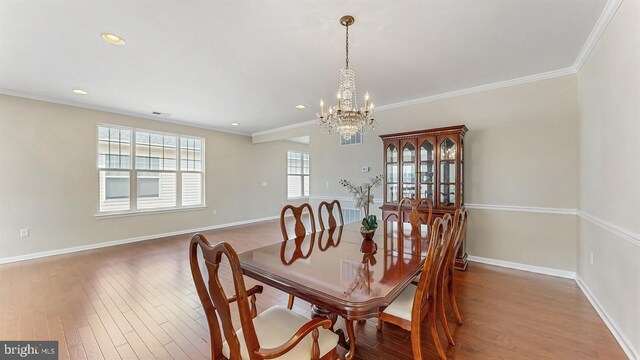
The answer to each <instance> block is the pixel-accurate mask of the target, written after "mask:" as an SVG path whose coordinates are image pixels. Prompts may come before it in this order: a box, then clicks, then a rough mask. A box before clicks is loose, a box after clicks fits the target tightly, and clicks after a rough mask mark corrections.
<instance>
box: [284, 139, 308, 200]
mask: <svg viewBox="0 0 640 360" xmlns="http://www.w3.org/2000/svg"><path fill="white" fill-rule="evenodd" d="M306 196H309V154H308V153H303V152H298V151H287V197H288V198H297V197H306Z"/></svg>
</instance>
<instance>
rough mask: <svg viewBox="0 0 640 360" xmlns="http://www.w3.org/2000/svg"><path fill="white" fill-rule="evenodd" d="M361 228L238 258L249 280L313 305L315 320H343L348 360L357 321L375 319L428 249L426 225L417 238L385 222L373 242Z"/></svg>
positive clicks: (290, 242) (341, 228) (331, 232)
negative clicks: (363, 235) (340, 318)
mask: <svg viewBox="0 0 640 360" xmlns="http://www.w3.org/2000/svg"><path fill="white" fill-rule="evenodd" d="M406 227H408V226H405V228H406ZM359 229H360V224H359V223H352V224H347V225H344V226H337V227H334V228H330V229H326V230H324V231H319V232H314V233H310V234H307V235H305V236H300V237H297V238H292V239H289V240H286V241H282V240H281V239H280V241H277V240H278V239H275V238H274V242H275V243H274V244H271V245H266V246H263V247H260V248H257V249H254V250H250V251H246V252H244V253H241V254H239V259H240V267H241V268H242V271H243V273H244V274H245V275H246V276H248V277H251V278H253V279H256V280H258V281H260V282H263V283H265V284H267V285H270V286H272V287H274V288H277V289H280V290H282V291H284V292H286V293H289V294H292V295H294V296H295V297H297V298H300V299H302V300H305V301H307V302H309V303H311V304H312V313H313V316H314V317H315V316H326V317H328V318H329V319H331V320H332V324H333V325H335V323H336V321H337V318H338V317H342V318H343V319H344V320H345V327H346V330H347V334H346V336H345V334H344V333H343V331H342V330H341V329H337V330H335V332H336V333H337V334H338V335H339V337H340V344H341V346H343V347H345V348H346V349H347V353H346V359H352V358H353V356H354V354H355V347H356V336H355V333H354V321H364V320H366V319H368V318H372V317H377V316H378V314H379V313H380V311H382V310H384V308H386V307H387V306H388V305H389V304H391V302H392V301H393V300H394V299H395V298H396V297H398V295H400V293H401V292H402V291H403V290H404V289H405V288H406V287H407V286H408V285H409V284H411V282H412V280H413V278H414V277H415V276H416V275H417V274H419V273H420V270H421V269H422V265H423V263H424V259H425V256H426V250H427V245H428V237H427V236H426V234H427V233H428V227H426V226H423V227H422V228H421V229H420V235H418V236H416V235H417V234H415V233H414V234H409V233H406V231H405V232H403V234H404V235H403V236H398V223H397V222H392V221H387V222H382V223H380V225H379V227H378V229H377V231H376V234H375V236H374V237H373V239H372V240H363V239H362V236H361V234H360V231H359ZM276 241H277V242H276ZM332 330H334V327H332Z"/></svg>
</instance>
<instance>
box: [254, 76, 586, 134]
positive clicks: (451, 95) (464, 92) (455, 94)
mask: <svg viewBox="0 0 640 360" xmlns="http://www.w3.org/2000/svg"><path fill="white" fill-rule="evenodd" d="M576 72H577V71H576V70H575V68H573V67H568V68H564V69H559V70H553V71H548V72H544V73H540V74H535V75H529V76H524V77H520V78H517V79H511V80H505V81H499V82H495V83H491V84H485V85H480V86H475V87H471V88H467V89H462V90H456V91H451V92H447V93H443V94H437V95H431V96H426V97H421V98H417V99H412V100H407V101H401V102H397V103H393V104H387V105H382V106H378V107H376V111H385V110H390V109H397V108H402V107H406V106H413V105H418V104H424V103H429V102H434V101H440V100H444V99H449V98H454V97H458V96H462V95H470V94H476V93H480V92H485V91H490V90H496V89H500V88H505V87H510V86H515V85H521V84H528V83H532V82H536V81H541V80H547V79H553V78H557V77H561V76H567V75H573V74H575V73H576ZM315 123H316V120H308V121H305V122H301V123H297V124H292V125H286V126H281V127H277V128H273V129H269V130H264V131H258V132H255V133H252V134H251V136H252V137H255V136H262V135H267V134H273V133H277V132H280V131H285V130H291V129H297V128H300V127H305V126H308V125H312V124H315Z"/></svg>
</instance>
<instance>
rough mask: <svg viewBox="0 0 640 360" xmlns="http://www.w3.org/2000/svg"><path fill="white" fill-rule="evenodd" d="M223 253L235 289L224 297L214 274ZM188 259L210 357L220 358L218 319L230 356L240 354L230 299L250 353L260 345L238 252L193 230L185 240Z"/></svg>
mask: <svg viewBox="0 0 640 360" xmlns="http://www.w3.org/2000/svg"><path fill="white" fill-rule="evenodd" d="M198 248H200V250H201V251H202V256H203V258H204V263H205V265H206V270H207V273H208V275H209V282H208V283H209V286H208V287H207V286H206V285H205V282H204V279H203V277H202V273H201V269H200V264H199V262H198ZM223 255H224V256H225V257H226V258H227V260H228V261H229V266H230V267H231V275H232V277H233V285H234V289H235V296H232V297H227V295H226V294H225V292H224V289H223V288H222V283H221V281H220V278H219V276H218V270H219V268H220V262H221V261H222V256H223ZM189 263H190V265H191V274H192V276H193V281H194V282H195V285H196V290H197V292H198V297H199V298H200V301H201V302H202V307H203V309H204V312H205V315H206V317H207V323H208V325H209V332H210V336H211V357H212V358H213V359H222V358H223V357H222V336H221V333H220V326H219V323H222V331H223V333H224V338H225V339H226V341H227V343H228V345H229V350H230V354H231V358H232V359H239V358H240V342H239V341H238V337H237V335H236V330H235V329H234V326H233V322H232V320H231V309H230V307H229V303H230V302H232V301H236V302H237V303H238V310H239V313H240V322H241V326H242V330H243V333H244V338H245V341H246V344H247V349H248V350H249V354H252V353H253V350H257V349H258V348H259V347H260V345H259V343H258V338H257V336H256V331H255V328H254V326H253V321H252V319H253V318H254V317H255V316H256V310H255V297H254V296H252V298H251V302H252V309H250V308H249V300H248V294H247V290H246V288H245V284H244V279H243V277H242V271H241V269H240V261H239V260H238V255H237V254H236V252H235V250H233V248H232V247H231V245H229V244H228V243H226V242H221V243H218V244H215V245H211V244H210V243H209V241H208V240H207V239H206V238H205V237H204V236H203V235H201V234H195V235H193V237H192V238H191V243H190V244H189ZM218 316H219V317H218Z"/></svg>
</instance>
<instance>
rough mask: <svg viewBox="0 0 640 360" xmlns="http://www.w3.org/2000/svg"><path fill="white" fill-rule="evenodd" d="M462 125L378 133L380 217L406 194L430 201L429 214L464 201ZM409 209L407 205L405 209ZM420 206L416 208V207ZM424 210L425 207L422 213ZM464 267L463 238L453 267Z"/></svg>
mask: <svg viewBox="0 0 640 360" xmlns="http://www.w3.org/2000/svg"><path fill="white" fill-rule="evenodd" d="M466 132H467V127H466V126H464V125H458V126H449V127H443V128H437V129H427V130H419V131H409V132H403V133H396V134H387V135H380V138H382V142H383V144H384V148H383V149H384V150H383V151H384V153H383V159H384V181H383V186H384V187H383V189H384V190H383V192H384V204H383V205H382V206H381V207H380V209H381V210H382V217H383V218H385V217H386V216H387V215H388V214H389V213H391V212H396V211H397V210H398V201H399V200H402V198H405V197H408V198H412V199H416V198H420V197H422V198H429V199H431V200H432V201H433V218H436V217H441V216H443V215H444V214H446V213H449V214H451V216H453V214H454V212H455V211H456V209H457V208H459V207H461V206H462V205H464V134H465V133H466ZM409 210H410V209H407V212H408V211H409ZM419 210H420V209H419ZM426 212H427V210H426V209H425V214H426ZM466 267H467V253H466V250H465V243H464V240H463V243H462V246H461V247H460V253H458V256H457V258H456V269H459V270H464V269H465V268H466Z"/></svg>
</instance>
